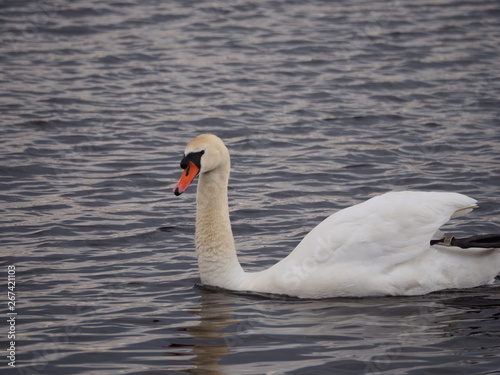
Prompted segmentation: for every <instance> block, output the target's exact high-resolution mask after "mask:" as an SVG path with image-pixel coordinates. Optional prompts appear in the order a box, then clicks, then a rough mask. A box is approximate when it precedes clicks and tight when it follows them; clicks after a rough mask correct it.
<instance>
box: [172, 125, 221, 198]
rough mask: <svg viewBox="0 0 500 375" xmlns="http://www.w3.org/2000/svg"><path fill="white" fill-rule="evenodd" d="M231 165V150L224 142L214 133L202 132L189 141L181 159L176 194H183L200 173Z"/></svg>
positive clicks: (175, 188)
mask: <svg viewBox="0 0 500 375" xmlns="http://www.w3.org/2000/svg"><path fill="white" fill-rule="evenodd" d="M222 165H224V166H226V165H227V166H228V165H229V151H228V150H227V148H226V146H225V145H224V142H222V140H221V139H220V138H219V137H217V136H215V135H213V134H201V135H199V136H197V137H196V138H195V139H193V140H192V141H191V142H189V143H188V145H187V146H186V149H185V150H184V157H183V158H182V161H181V168H182V169H184V171H183V172H182V175H181V178H180V179H179V182H178V183H177V185H175V187H174V194H175V195H181V194H182V193H184V191H185V190H186V189H187V187H188V186H189V185H190V184H191V182H193V180H194V178H195V177H196V176H198V174H199V173H207V172H210V171H213V170H214V169H217V168H218V167H220V166H222Z"/></svg>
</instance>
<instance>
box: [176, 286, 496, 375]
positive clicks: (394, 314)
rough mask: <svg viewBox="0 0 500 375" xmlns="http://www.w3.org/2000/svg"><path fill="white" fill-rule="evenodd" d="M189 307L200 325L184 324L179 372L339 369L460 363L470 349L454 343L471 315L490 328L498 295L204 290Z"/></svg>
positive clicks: (366, 370)
mask: <svg viewBox="0 0 500 375" xmlns="http://www.w3.org/2000/svg"><path fill="white" fill-rule="evenodd" d="M187 311H188V313H189V314H191V315H192V316H193V317H195V324H193V325H191V326H190V327H188V328H186V329H185V331H186V332H187V333H188V334H189V335H186V336H188V337H184V338H182V339H179V340H178V341H177V342H178V343H184V344H189V345H184V348H185V351H184V352H183V356H184V360H187V361H188V363H186V362H184V363H183V369H182V370H180V371H178V373H184V374H214V375H219V374H227V375H229V374H238V373H242V372H245V373H276V371H277V373H286V372H291V371H306V370H307V371H311V373H338V371H339V369H344V370H345V368H348V369H349V371H351V373H360V374H362V373H373V372H374V371H376V372H380V371H386V370H396V369H398V368H401V366H403V367H405V368H413V367H414V368H420V367H421V366H423V368H432V367H433V366H434V365H435V362H434V361H440V362H443V363H445V364H446V365H451V364H452V363H455V361H456V358H457V351H458V353H459V355H461V356H467V355H468V354H467V353H468V352H467V351H464V349H463V347H462V344H460V345H459V347H455V346H456V345H455V344H456V343H455V339H454V337H456V336H457V332H458V333H460V334H462V335H463V332H464V331H466V332H469V331H471V330H473V328H472V327H469V319H470V318H471V316H472V315H474V316H473V318H474V322H477V314H478V313H479V312H481V313H482V314H484V315H485V319H486V320H485V323H484V324H485V327H486V326H487V328H488V330H491V327H490V323H491V322H490V321H491V319H492V316H493V315H495V314H497V313H498V300H493V301H492V300H485V299H482V298H481V296H478V295H474V294H473V293H471V295H468V294H467V293H464V292H458V291H457V292H443V293H439V294H432V295H428V296H422V297H405V298H391V297H389V298H373V299H330V300H318V301H314V300H286V301H284V300H281V299H277V300H276V299H262V298H260V297H258V296H241V295H238V294H231V293H221V292H213V291H207V290H203V289H201V290H200V297H199V305H198V306H195V307H193V308H190V309H188V310H187ZM474 329H475V328H474ZM485 340H486V339H485ZM484 343H485V345H486V346H488V345H490V344H491V345H492V346H493V347H496V346H497V344H496V341H495V342H491V343H489V344H488V341H487V340H486V341H484ZM491 345H490V346H491ZM179 346H182V345H181V344H179ZM174 350H175V349H174ZM471 350H476V347H475V346H474V345H473V348H471ZM179 351H180V349H179ZM178 364H179V363H178ZM419 366H420V367H419Z"/></svg>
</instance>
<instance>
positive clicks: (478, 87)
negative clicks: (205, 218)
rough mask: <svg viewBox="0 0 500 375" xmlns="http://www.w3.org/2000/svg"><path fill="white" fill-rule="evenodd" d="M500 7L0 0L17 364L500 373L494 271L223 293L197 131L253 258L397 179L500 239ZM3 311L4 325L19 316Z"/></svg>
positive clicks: (37, 370)
mask: <svg viewBox="0 0 500 375" xmlns="http://www.w3.org/2000/svg"><path fill="white" fill-rule="evenodd" d="M499 17H500V4H499V3H498V2H497V1H451V0H450V1H430V0H429V1H412V2H404V1H340V2H333V1H332V2H330V1H319V0H318V1H311V2H302V1H300V2H299V1H262V2H257V1H248V0H242V1H240V0H220V1H207V2H202V1H168V2H167V1H141V2H139V1H136V2H132V1H129V0H123V1H116V2H100V1H95V0H94V1H71V2H70V1H66V0H44V1H41V0H40V1H25V2H14V1H3V2H2V3H1V5H0V25H1V34H0V35H1V44H0V92H1V100H0V108H1V112H0V113H1V120H0V121H1V125H2V126H1V128H0V132H1V134H0V140H1V141H0V142H1V143H0V145H1V148H0V152H1V169H0V172H1V191H0V194H1V196H2V205H1V214H2V215H1V220H2V229H1V233H2V235H1V236H2V237H1V238H2V247H1V251H2V254H3V257H2V260H1V269H2V270H3V271H2V272H1V275H2V276H1V278H2V279H3V281H2V284H1V285H2V286H3V288H4V290H3V291H1V292H0V295H3V297H2V298H3V299H2V301H3V302H2V311H5V312H7V311H8V310H7V302H8V301H7V266H8V265H15V267H16V275H15V277H16V290H15V292H16V312H17V313H18V316H17V320H16V326H15V329H16V368H15V369H12V368H9V367H8V366H7V363H8V362H9V360H8V359H7V358H6V355H7V350H6V349H7V348H8V346H7V341H8V340H7V329H8V323H5V322H4V323H3V324H2V325H1V327H2V328H1V332H2V333H1V335H2V341H1V342H3V343H4V344H2V345H3V346H2V350H3V351H2V353H3V354H2V355H1V356H0V362H1V363H0V366H1V367H0V368H1V370H0V371H1V372H2V374H4V373H5V374H10V373H12V374H17V373H18V374H47V375H56V374H68V375H69V374H92V375H98V374H99V375H101V374H103V375H104V374H106V375H107V374H181V373H184V374H285V373H286V374H377V373H383V374H441V375H443V374H467V375H470V374H499V373H500V325H499V316H500V311H499V307H500V289H499V288H498V283H497V284H496V285H490V286H484V287H479V288H475V289H473V290H463V291H447V292H440V293H435V294H432V295H427V296H421V297H411V298H373V299H372V298H370V299H333V300H322V301H300V300H281V299H269V298H261V297H258V296H245V295H235V294H230V293H224V292H220V291H212V290H205V289H201V288H199V287H194V285H195V284H196V283H197V282H198V276H197V268H196V260H195V257H194V250H193V247H194V245H193V234H194V210H195V206H194V191H195V189H194V187H191V188H190V189H189V190H188V192H187V193H186V194H185V195H183V196H181V197H175V196H174V195H173V194H172V192H171V188H172V186H173V185H174V184H175V182H176V181H177V179H178V177H179V174H180V169H179V167H178V163H179V161H180V159H181V156H182V151H183V149H184V146H185V144H186V143H187V142H188V141H189V140H190V139H191V138H193V137H194V136H195V135H197V134H199V133H202V132H212V133H215V134H218V135H219V136H221V137H222V138H223V139H224V140H225V141H226V143H227V145H228V147H229V149H230V151H231V153H232V166H233V167H232V178H231V182H230V195H231V197H230V202H231V212H232V221H233V225H234V228H233V229H234V234H235V237H236V241H237V243H238V248H239V254H240V261H241V262H242V263H243V265H244V267H245V268H246V269H248V270H257V269H262V268H265V267H269V266H270V265H272V264H274V263H275V262H276V261H278V260H279V259H281V258H282V257H284V256H285V255H286V254H288V253H289V252H290V251H291V250H292V249H293V247H294V246H295V245H296V244H297V243H298V241H299V240H300V239H301V238H302V237H303V236H304V234H305V233H307V232H308V230H310V229H311V228H312V227H313V226H314V225H315V224H317V223H318V222H320V221H321V220H322V219H323V218H324V217H326V216H327V215H329V214H331V213H332V212H334V211H335V210H338V209H340V208H343V207H347V206H349V205H352V204H354V203H357V202H360V201H362V200H365V199H367V198H369V197H370V196H373V195H375V194H379V193H382V192H385V191H389V190H401V189H414V190H437V191H457V192H461V193H465V194H468V195H470V196H472V197H474V198H476V199H478V200H479V202H480V208H479V209H477V210H475V211H474V212H473V213H471V214H470V215H468V217H467V218H464V219H459V220H455V221H453V223H451V224H450V225H449V226H448V227H447V228H446V231H447V232H449V233H450V232H451V233H454V234H464V233H465V234H476V233H488V232H493V233H494V232H499V230H500V226H499V223H500V198H499V195H498V191H499V185H500V128H499V125H500V124H499V118H500V116H499V108H500V65H499V61H500V27H499V25H500V23H499V19H500V18H499ZM6 319H7V317H6V315H4V318H3V319H2V320H6Z"/></svg>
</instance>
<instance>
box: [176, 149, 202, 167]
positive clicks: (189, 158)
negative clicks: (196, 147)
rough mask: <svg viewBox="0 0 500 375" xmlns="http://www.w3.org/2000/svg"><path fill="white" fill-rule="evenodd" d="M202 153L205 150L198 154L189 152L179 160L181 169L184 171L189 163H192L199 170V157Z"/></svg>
mask: <svg viewBox="0 0 500 375" xmlns="http://www.w3.org/2000/svg"><path fill="white" fill-rule="evenodd" d="M204 153H205V150H201V151H198V152H190V153H189V154H187V155H185V156H184V157H183V158H182V160H181V168H182V169H186V168H187V167H188V165H189V162H192V163H193V164H194V165H196V166H197V167H198V168H200V169H201V157H202V156H203V154H204Z"/></svg>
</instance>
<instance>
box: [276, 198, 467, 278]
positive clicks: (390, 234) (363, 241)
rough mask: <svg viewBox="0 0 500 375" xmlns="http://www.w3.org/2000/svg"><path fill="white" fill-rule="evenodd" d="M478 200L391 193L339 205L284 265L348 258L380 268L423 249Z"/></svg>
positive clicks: (330, 262) (327, 263) (331, 262)
mask: <svg viewBox="0 0 500 375" xmlns="http://www.w3.org/2000/svg"><path fill="white" fill-rule="evenodd" d="M475 205H476V201H475V200H474V199H472V198H469V197H467V196H465V195H462V194H458V193H439V192H431V193H425V192H408V191H406V192H392V193H387V194H383V195H380V196H377V197H374V198H372V199H370V200H368V201H366V202H363V203H360V204H358V205H355V206H352V207H349V208H347V209H344V210H341V211H339V212H337V213H335V214H333V215H331V216H330V217H328V218H327V219H325V220H324V221H323V222H322V223H320V224H319V225H318V226H316V227H315V228H314V229H313V230H312V231H311V232H310V233H309V234H308V235H307V236H306V237H304V239H303V240H302V241H301V242H300V244H299V245H298V246H297V247H296V248H295V250H294V251H293V252H292V253H291V254H290V255H289V256H288V257H287V258H285V259H284V260H283V261H284V262H283V263H284V264H283V265H285V264H287V265H293V264H305V263H307V262H309V263H311V264H315V265H316V267H318V268H323V266H326V267H329V266H331V265H334V264H335V265H339V264H342V263H344V264H345V263H350V264H353V263H354V265H359V266H367V267H369V269H371V270H372V271H374V270H379V271H382V272H383V271H384V270H387V269H388V268H390V267H392V266H395V265H397V264H399V263H402V262H405V261H407V260H409V259H412V258H415V257H416V256H418V255H420V254H421V253H423V252H424V251H426V250H427V249H429V246H430V244H429V242H430V240H431V239H432V237H433V235H434V234H435V233H436V231H438V229H439V228H440V227H441V226H442V225H443V224H445V223H446V222H447V221H448V220H449V219H450V218H451V217H455V216H457V215H460V214H464V213H466V212H469V211H470V210H472V209H473V208H474V207H476V206H475Z"/></svg>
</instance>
